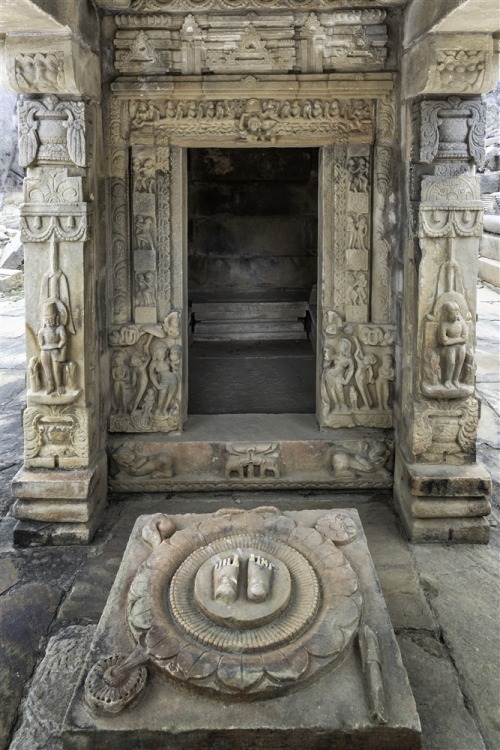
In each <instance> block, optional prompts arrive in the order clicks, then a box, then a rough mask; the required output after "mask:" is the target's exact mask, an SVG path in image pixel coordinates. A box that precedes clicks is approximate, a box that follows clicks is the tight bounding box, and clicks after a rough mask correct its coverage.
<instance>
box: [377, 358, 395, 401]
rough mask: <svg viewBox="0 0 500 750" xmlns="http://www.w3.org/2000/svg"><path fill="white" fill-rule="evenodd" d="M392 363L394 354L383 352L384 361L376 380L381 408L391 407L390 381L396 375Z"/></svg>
mask: <svg viewBox="0 0 500 750" xmlns="http://www.w3.org/2000/svg"><path fill="white" fill-rule="evenodd" d="M392 364H393V363H392V355H391V354H383V355H382V363H381V365H380V367H379V370H378V376H377V380H376V382H375V389H376V391H377V400H378V406H379V409H384V410H388V409H389V396H390V382H391V380H394V377H395V375H396V373H395V371H394V367H393V366H392Z"/></svg>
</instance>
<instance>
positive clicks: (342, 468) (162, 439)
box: [108, 414, 393, 492]
mask: <svg viewBox="0 0 500 750" xmlns="http://www.w3.org/2000/svg"><path fill="white" fill-rule="evenodd" d="M221 435H224V440H223V441H222V440H221V437H220V436H221ZM392 449H393V442H392V432H390V431H388V430H382V429H373V428H371V429H368V428H354V429H340V430H329V429H327V430H322V431H319V430H318V426H317V422H316V418H315V417H314V415H312V414H226V415H208V416H192V417H189V420H188V422H187V424H186V429H185V431H184V432H183V433H182V434H180V435H173V434H168V435H164V434H159V433H152V434H142V435H137V434H132V435H128V434H124V433H119V434H114V435H112V436H110V437H109V438H108V452H109V456H110V472H109V473H110V480H109V484H110V489H111V490H112V491H117V492H186V491H190V490H192V491H207V492H208V491H215V490H245V489H249V490H259V489H270V490H273V489H304V488H308V489H311V488H312V489H326V490H335V489H339V490H345V489H347V488H349V489H352V488H355V489H368V490H372V489H387V488H390V487H392Z"/></svg>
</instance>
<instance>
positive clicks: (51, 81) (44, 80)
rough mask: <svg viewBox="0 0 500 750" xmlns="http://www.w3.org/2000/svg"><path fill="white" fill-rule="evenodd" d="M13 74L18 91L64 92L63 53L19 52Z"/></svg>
mask: <svg viewBox="0 0 500 750" xmlns="http://www.w3.org/2000/svg"><path fill="white" fill-rule="evenodd" d="M14 73H15V77H16V82H17V84H18V87H19V90H20V91H23V92H25V93H32V92H34V91H38V92H40V93H44V92H46V93H53V92H56V91H57V92H58V91H64V84H65V80H66V76H65V72H64V52H62V51H61V52H30V53H28V52H20V53H19V54H17V55H16V58H15V70H14Z"/></svg>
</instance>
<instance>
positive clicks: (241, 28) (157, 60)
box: [114, 4, 387, 75]
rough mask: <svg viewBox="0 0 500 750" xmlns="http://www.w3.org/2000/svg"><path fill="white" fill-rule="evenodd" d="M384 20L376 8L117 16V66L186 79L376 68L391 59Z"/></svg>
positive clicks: (123, 70)
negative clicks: (184, 77) (203, 75)
mask: <svg viewBox="0 0 500 750" xmlns="http://www.w3.org/2000/svg"><path fill="white" fill-rule="evenodd" d="M197 5H198V4H197ZM385 17H386V11H384V10H379V9H373V10H352V11H347V12H346V11H340V12H337V13H318V14H316V13H309V14H304V13H303V12H300V13H293V12H289V13H287V14H285V15H283V14H282V13H281V14H272V13H271V12H269V9H268V12H267V13H266V14H265V15H264V14H259V15H256V14H253V13H250V14H247V15H239V16H234V15H230V14H218V15H217V16H214V15H204V14H197V15H196V16H194V15H192V14H188V15H186V16H178V15H151V16H147V15H143V16H136V15H134V16H117V18H116V24H117V26H118V30H117V32H116V35H115V39H114V45H115V68H116V70H117V71H118V72H120V73H126V74H162V73H163V74H164V73H167V72H168V73H170V74H171V73H183V74H185V75H200V74H202V73H206V72H210V73H231V72H232V73H239V72H245V73H277V72H282V73H288V72H289V71H290V70H294V71H297V72H301V73H322V72H323V71H328V70H352V69H368V70H373V69H375V70H377V69H378V70H379V69H381V68H383V66H384V63H385V59H386V56H387V46H386V45H387V29H386V26H385V24H384V23H383V22H384V20H385Z"/></svg>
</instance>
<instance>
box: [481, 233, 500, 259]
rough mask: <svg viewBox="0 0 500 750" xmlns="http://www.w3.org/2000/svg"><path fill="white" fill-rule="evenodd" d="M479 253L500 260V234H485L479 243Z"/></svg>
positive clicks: (484, 256)
mask: <svg viewBox="0 0 500 750" xmlns="http://www.w3.org/2000/svg"><path fill="white" fill-rule="evenodd" d="M479 255H480V256H482V257H483V258H489V259H490V260H496V261H500V234H483V236H482V237H481V244H480V245H479Z"/></svg>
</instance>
